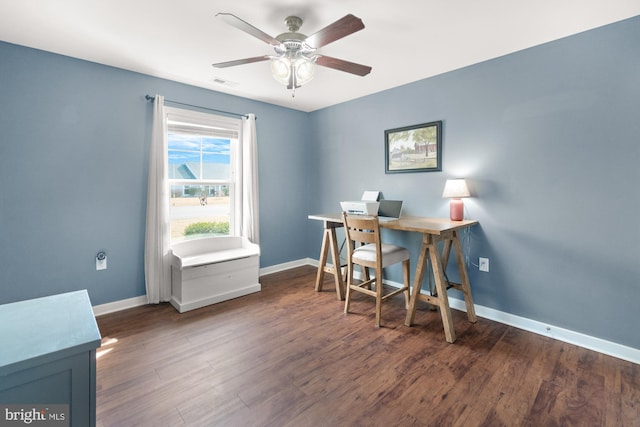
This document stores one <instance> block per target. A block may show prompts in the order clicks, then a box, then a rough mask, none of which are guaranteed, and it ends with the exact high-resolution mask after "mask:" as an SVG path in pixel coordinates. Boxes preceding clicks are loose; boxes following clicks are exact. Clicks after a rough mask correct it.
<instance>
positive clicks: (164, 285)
mask: <svg viewBox="0 0 640 427" xmlns="http://www.w3.org/2000/svg"><path fill="white" fill-rule="evenodd" d="M166 168H167V119H166V114H165V111H164V97H163V96H160V95H156V97H155V100H154V103H153V130H152V132H151V150H150V155H149V181H148V184H147V226H146V232H145V247H144V276H145V284H146V287H147V302H148V303H149V304H157V303H159V302H163V301H169V300H170V299H171V236H170V232H169V188H168V186H169V184H168V181H167V171H166Z"/></svg>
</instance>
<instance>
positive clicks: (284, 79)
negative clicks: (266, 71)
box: [271, 58, 291, 85]
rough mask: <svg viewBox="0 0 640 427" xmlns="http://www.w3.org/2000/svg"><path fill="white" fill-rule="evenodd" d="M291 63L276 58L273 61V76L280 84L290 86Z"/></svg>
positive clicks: (285, 59)
mask: <svg viewBox="0 0 640 427" xmlns="http://www.w3.org/2000/svg"><path fill="white" fill-rule="evenodd" d="M290 64H291V63H290V62H289V59H287V58H275V59H272V60H271V75H272V76H273V78H274V79H276V80H277V81H279V82H280V83H282V84H284V85H287V84H289V76H290V75H291V65H290Z"/></svg>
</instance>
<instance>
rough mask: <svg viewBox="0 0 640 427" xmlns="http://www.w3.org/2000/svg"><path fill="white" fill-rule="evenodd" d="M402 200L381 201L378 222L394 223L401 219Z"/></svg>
mask: <svg viewBox="0 0 640 427" xmlns="http://www.w3.org/2000/svg"><path fill="white" fill-rule="evenodd" d="M401 211H402V200H384V199H382V200H380V206H379V207H378V221H382V222H384V221H393V220H395V219H398V218H400V212H401Z"/></svg>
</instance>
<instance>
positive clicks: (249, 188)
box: [240, 114, 260, 244]
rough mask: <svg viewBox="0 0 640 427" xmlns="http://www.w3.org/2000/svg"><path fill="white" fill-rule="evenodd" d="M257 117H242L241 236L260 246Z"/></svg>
mask: <svg viewBox="0 0 640 427" xmlns="http://www.w3.org/2000/svg"><path fill="white" fill-rule="evenodd" d="M256 139H257V138H256V117H255V115H254V114H247V115H246V116H243V117H242V144H241V147H242V184H241V185H242V228H241V231H240V232H241V235H242V236H246V237H247V238H248V239H249V240H250V241H252V242H253V243H257V244H260V229H259V227H260V222H259V218H258V143H257V141H256Z"/></svg>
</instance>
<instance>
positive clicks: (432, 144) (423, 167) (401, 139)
mask: <svg viewBox="0 0 640 427" xmlns="http://www.w3.org/2000/svg"><path fill="white" fill-rule="evenodd" d="M384 144H385V145H384V146H385V151H384V163H385V173H406V172H439V171H442V120H438V121H435V122H429V123H422V124H419V125H413V126H406V127H401V128H396V129H388V130H385V131H384Z"/></svg>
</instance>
